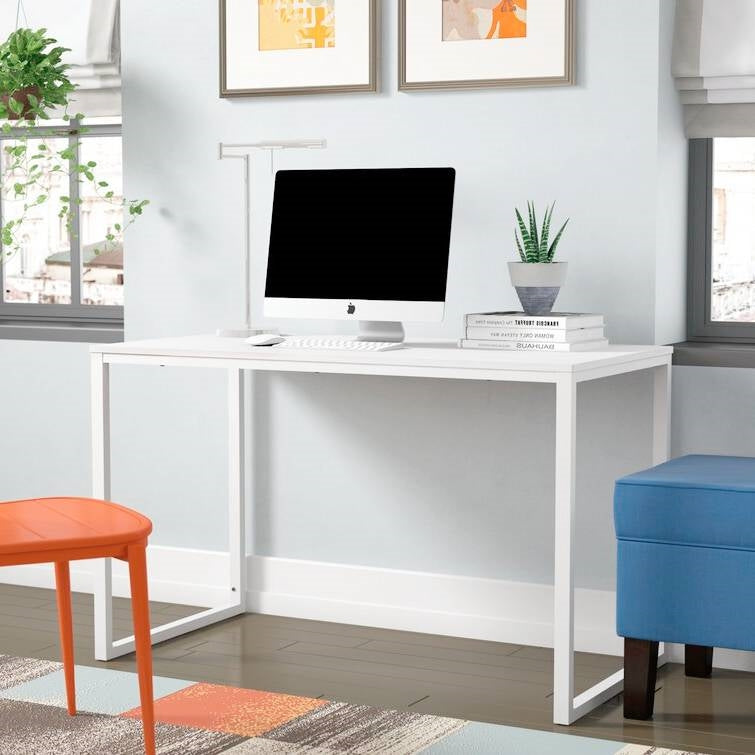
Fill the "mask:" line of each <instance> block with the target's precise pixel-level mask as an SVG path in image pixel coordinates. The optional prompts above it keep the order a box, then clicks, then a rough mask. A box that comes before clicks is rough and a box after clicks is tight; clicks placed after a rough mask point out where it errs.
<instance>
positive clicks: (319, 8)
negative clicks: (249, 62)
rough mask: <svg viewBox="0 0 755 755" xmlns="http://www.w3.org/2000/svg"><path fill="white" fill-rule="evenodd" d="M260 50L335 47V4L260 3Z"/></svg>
mask: <svg viewBox="0 0 755 755" xmlns="http://www.w3.org/2000/svg"><path fill="white" fill-rule="evenodd" d="M258 2H259V49H260V50H312V49H316V48H322V47H335V45H336V10H335V4H336V3H335V0H258Z"/></svg>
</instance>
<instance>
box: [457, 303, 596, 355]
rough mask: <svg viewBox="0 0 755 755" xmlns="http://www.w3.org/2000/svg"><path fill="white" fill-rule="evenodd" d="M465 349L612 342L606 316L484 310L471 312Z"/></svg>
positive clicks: (591, 347) (586, 347) (589, 346)
mask: <svg viewBox="0 0 755 755" xmlns="http://www.w3.org/2000/svg"><path fill="white" fill-rule="evenodd" d="M465 319H466V322H465V333H464V334H465V336H466V337H465V338H462V339H461V341H460V343H459V345H460V346H461V347H462V348H465V349H502V350H505V351H596V350H598V349H603V348H605V347H606V346H607V345H608V341H607V340H606V338H605V332H604V328H605V323H604V321H603V315H586V314H578V313H573V312H552V313H551V314H549V315H543V316H535V315H525V314H524V313H523V312H482V313H480V314H473V315H467V316H466V318H465Z"/></svg>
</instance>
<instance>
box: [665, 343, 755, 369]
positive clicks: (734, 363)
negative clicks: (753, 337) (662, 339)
mask: <svg viewBox="0 0 755 755" xmlns="http://www.w3.org/2000/svg"><path fill="white" fill-rule="evenodd" d="M673 346H674V359H673V363H674V365H679V366H690V367H691V366H695V367H750V368H753V367H755V343H726V342H722V341H682V342H681V343H675V344H673Z"/></svg>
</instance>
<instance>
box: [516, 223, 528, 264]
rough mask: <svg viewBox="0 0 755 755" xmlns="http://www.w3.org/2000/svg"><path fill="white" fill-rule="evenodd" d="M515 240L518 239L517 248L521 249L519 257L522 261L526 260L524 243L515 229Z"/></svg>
mask: <svg viewBox="0 0 755 755" xmlns="http://www.w3.org/2000/svg"><path fill="white" fill-rule="evenodd" d="M514 241H516V248H517V250H518V251H519V258H520V259H521V260H522V262H526V261H527V257H526V256H525V254H524V249H522V245H521V244H520V243H519V236H518V235H517V232H516V230H515V231H514Z"/></svg>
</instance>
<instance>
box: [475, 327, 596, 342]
mask: <svg viewBox="0 0 755 755" xmlns="http://www.w3.org/2000/svg"><path fill="white" fill-rule="evenodd" d="M603 336H604V331H603V328H573V329H572V330H562V329H561V328H550V329H549V328H515V327H511V328H488V327H483V326H480V327H473V326H470V327H468V328H467V338H471V339H477V340H481V341H542V342H544V343H579V342H580V341H599V340H600V339H601V338H603Z"/></svg>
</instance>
